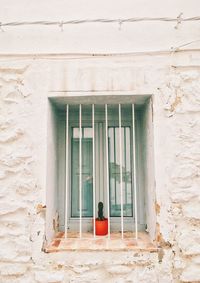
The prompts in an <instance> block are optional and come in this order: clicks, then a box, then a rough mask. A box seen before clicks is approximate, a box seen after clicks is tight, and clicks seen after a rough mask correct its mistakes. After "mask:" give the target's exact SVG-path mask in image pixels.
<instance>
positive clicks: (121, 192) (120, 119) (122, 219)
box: [119, 104, 124, 239]
mask: <svg viewBox="0 0 200 283" xmlns="http://www.w3.org/2000/svg"><path fill="white" fill-rule="evenodd" d="M119 160H120V161H119V163H120V198H121V237H122V239H123V238H124V215H123V213H124V206H123V183H122V117H121V104H119Z"/></svg>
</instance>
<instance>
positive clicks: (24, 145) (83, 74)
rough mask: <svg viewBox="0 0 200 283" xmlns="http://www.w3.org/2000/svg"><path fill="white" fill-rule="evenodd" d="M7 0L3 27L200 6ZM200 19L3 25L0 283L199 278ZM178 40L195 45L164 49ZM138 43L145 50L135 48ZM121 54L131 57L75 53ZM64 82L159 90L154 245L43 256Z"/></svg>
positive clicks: (170, 13) (72, 86)
mask: <svg viewBox="0 0 200 283" xmlns="http://www.w3.org/2000/svg"><path fill="white" fill-rule="evenodd" d="M0 2H1V3H0V4H1V5H0V22H2V23H5V22H13V21H14V22H15V21H37V20H38V21H39V20H49V21H63V20H71V19H87V18H89V19H91V18H92V19H98V18H114V19H118V18H119V19H121V18H132V17H146V16H148V17H177V16H178V15H179V14H180V13H181V12H183V17H193V16H198V15H197V13H198V6H199V1H198V0H186V1H182V0H176V1H174V0H169V1H162V2H161V1H158V0H155V1H146V0H143V1H141V0H134V1H133V0H127V1H126V4H125V2H124V1H122V0H119V1H106V0H102V1H95V0H87V1H85V0H74V1H51V3H50V1H40V4H38V1H29V3H28V4H27V1H25V0H21V1H18V4H16V1H13V0H1V1H0ZM58 2H59V4H58ZM69 2H70V3H69ZM198 23H199V22H198V21H196V22H184V23H183V22H182V23H180V24H179V26H178V29H175V28H174V27H175V26H176V24H177V23H176V22H162V21H161V22H147V21H146V22H137V23H134V24H130V23H129V24H128V23H127V24H122V26H121V28H120V25H119V24H116V23H115V24H105V25H104V24H102V23H101V24H100V23H96V24H83V25H71V26H65V27H64V28H63V31H62V29H61V27H59V25H58V26H51V27H50V26H34V27H30V26H23V27H16V26H15V27H1V25H0V282H2V283H12V282H15V283H53V282H57V283H59V282H60V283H61V282H76V283H77V282H82V283H86V282H102V281H104V282H111V283H117V282H118V283H121V282H122V283H124V282H127V283H128V282H136V283H138V282H145V283H146V282H149V283H153V282H159V283H169V282H175V283H178V282H200V237H199V235H200V210H199V204H200V189H199V188H200V52H199V51H197V50H199V44H200V41H199V24H198ZM178 46H182V47H183V48H184V49H190V51H189V50H188V51H182V52H171V53H170V52H168V53H167V52H166V53H163V52H160V51H162V50H165V51H170V50H171V47H173V48H175V47H178ZM141 51H144V52H149V53H146V55H145V54H141V53H140V54H136V53H135V52H141ZM151 51H154V52H151ZM155 51H156V52H155ZM116 52H118V53H127V52H131V53H135V55H134V54H133V55H129V56H128V55H121V56H113V57H112V56H110V57H104V56H99V58H95V57H89V56H88V55H85V56H83V57H82V56H81V55H74V56H68V55H67V54H69V53H73V54H75V53H116ZM49 53H51V54H49ZM61 53H65V54H66V55H61ZM6 54H9V56H6ZM19 54H21V56H19ZM41 54H43V55H41ZM72 57H73V58H72ZM61 90H68V91H80V90H82V91H95V90H103V91H115V90H116V91H117V90H120V91H131V92H132V93H133V94H152V95H153V136H154V137H153V138H154V144H153V146H154V163H155V195H156V203H155V210H156V213H157V217H156V223H154V224H155V225H156V227H157V241H158V246H159V252H158V253H148V252H137V253H133V252H115V253H112V252H92V253H91V252H82V253H80V252H78V251H77V252H66V253H57V254H46V253H44V252H43V246H44V245H45V242H46V241H45V227H46V226H48V225H51V224H49V223H46V215H47V214H51V212H52V211H51V212H49V211H46V209H45V205H46V204H47V198H46V192H47V189H48V188H49V186H52V188H53V184H52V183H51V179H50V176H48V174H51V173H52V172H53V167H52V168H51V169H50V171H48V170H47V163H48V160H49V159H47V154H48V155H49V153H48V145H49V143H50V141H49V140H48V134H47V129H48V128H49V124H48V115H49V113H48V107H49V105H48V96H49V95H52V93H50V91H61ZM52 135H53V129H52ZM49 172H50V173H49ZM51 178H52V175H51ZM49 197H50V196H49Z"/></svg>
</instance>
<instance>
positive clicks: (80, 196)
mask: <svg viewBox="0 0 200 283" xmlns="http://www.w3.org/2000/svg"><path fill="white" fill-rule="evenodd" d="M79 211H80V215H79V216H80V220H79V224H80V230H79V236H80V238H81V237H82V108H81V104H79Z"/></svg>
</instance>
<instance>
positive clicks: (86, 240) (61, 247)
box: [45, 232, 158, 253]
mask: <svg viewBox="0 0 200 283" xmlns="http://www.w3.org/2000/svg"><path fill="white" fill-rule="evenodd" d="M60 251H144V252H157V251H158V248H157V246H156V245H155V244H153V243H152V242H151V241H150V238H149V235H148V233H146V232H140V233H139V234H138V239H137V240H135V239H134V236H133V233H130V232H125V233H124V239H123V240H122V239H121V233H112V234H111V239H108V237H107V236H96V237H95V238H94V237H93V234H92V233H83V234H82V238H81V239H80V238H79V233H71V232H68V238H67V239H65V237H64V232H59V233H57V234H56V236H55V238H54V240H53V241H52V242H51V244H50V245H49V246H47V247H46V249H45V252H47V253H52V252H60Z"/></svg>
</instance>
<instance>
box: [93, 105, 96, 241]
mask: <svg viewBox="0 0 200 283" xmlns="http://www.w3.org/2000/svg"><path fill="white" fill-rule="evenodd" d="M94 136H95V128H94V104H92V138H93V139H92V151H93V152H92V158H93V232H94V238H95V235H96V227H95V207H96V203H95V200H96V191H95V189H96V188H95V183H96V179H95V168H96V167H95V139H94Z"/></svg>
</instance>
